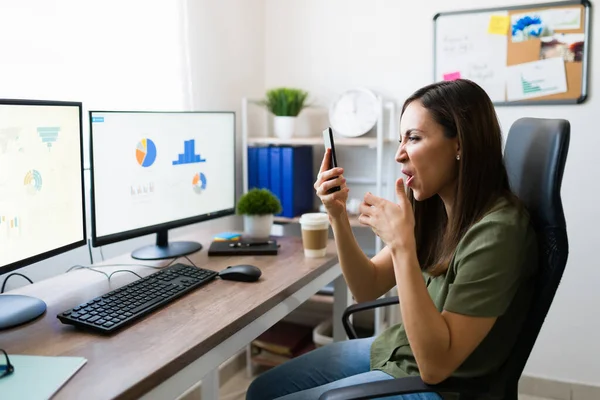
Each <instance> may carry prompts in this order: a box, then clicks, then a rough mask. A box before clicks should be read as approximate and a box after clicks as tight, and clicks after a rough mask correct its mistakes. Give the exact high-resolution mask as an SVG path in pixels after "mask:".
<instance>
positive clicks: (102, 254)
mask: <svg viewBox="0 0 600 400" xmlns="http://www.w3.org/2000/svg"><path fill="white" fill-rule="evenodd" d="M100 257H101V258H102V261H104V252H103V251H102V246H100Z"/></svg>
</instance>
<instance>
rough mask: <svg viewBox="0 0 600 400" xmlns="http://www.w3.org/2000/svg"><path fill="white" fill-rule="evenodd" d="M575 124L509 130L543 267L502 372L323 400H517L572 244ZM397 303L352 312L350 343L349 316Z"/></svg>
mask: <svg viewBox="0 0 600 400" xmlns="http://www.w3.org/2000/svg"><path fill="white" fill-rule="evenodd" d="M570 130H571V128H570V124H569V122H568V121H566V120H559V119H538V118H522V119H519V120H517V121H516V122H515V123H514V124H513V125H512V126H511V128H510V131H509V134H508V138H507V141H506V147H505V151H504V160H505V164H506V168H507V171H508V175H509V180H510V185H511V188H512V189H513V191H514V192H515V193H516V194H517V196H519V197H520V199H521V200H522V201H523V202H524V203H525V205H526V207H527V208H528V211H529V213H530V215H531V218H532V222H533V225H534V227H535V229H536V232H537V235H538V244H539V253H540V265H539V270H538V277H537V285H536V289H535V293H534V295H533V302H532V304H531V308H530V310H529V314H528V317H527V320H526V322H525V325H524V326H523V331H522V333H521V334H520V335H519V338H518V339H517V342H516V344H515V347H514V348H513V350H512V352H511V354H510V356H509V358H508V359H507V361H506V362H505V363H504V365H503V366H502V367H501V369H500V370H499V371H498V372H497V373H496V374H494V376H493V377H490V378H481V379H472V380H465V379H456V378H449V379H447V380H446V381H444V382H442V383H440V384H437V385H428V384H425V383H424V382H423V381H422V380H421V378H420V377H419V376H414V377H408V378H400V379H393V380H389V381H381V382H372V383H366V384H361V385H354V386H349V387H345V388H339V389H332V390H329V391H328V392H326V393H323V394H322V395H321V397H319V400H342V399H343V400H358V399H373V398H378V397H385V396H391V395H399V394H409V393H423V392H436V393H455V394H459V395H460V399H477V398H485V399H506V400H517V393H518V383H519V378H520V377H521V373H522V372H523V368H524V367H525V364H526V362H527V359H528V357H529V354H530V353H531V350H532V348H533V346H534V344H535V341H536V339H537V336H538V333H539V331H540V329H541V327H542V324H543V322H544V319H545V318H546V314H547V313H548V309H549V308H550V305H551V304H552V300H553V299H554V294H555V293H556V290H557V288H558V285H559V283H560V280H561V278H562V275H563V271H564V269H565V265H566V262H567V255H568V240H567V230H566V222H565V216H564V213H563V207H562V201H561V197H560V188H561V183H562V177H563V171H564V168H565V162H566V159H567V153H568V149H569V138H570ZM397 303H398V297H390V298H383V299H379V300H375V301H371V302H365V303H360V304H355V305H352V306H350V307H348V308H347V309H346V310H345V312H344V315H343V317H342V318H343V321H342V322H343V324H344V329H345V330H346V333H347V334H348V337H349V338H350V339H355V338H356V337H357V335H356V331H355V330H354V327H353V326H352V325H351V324H350V322H349V317H350V315H351V314H354V313H355V312H358V311H364V310H369V309H373V308H377V307H381V306H388V305H392V304H397Z"/></svg>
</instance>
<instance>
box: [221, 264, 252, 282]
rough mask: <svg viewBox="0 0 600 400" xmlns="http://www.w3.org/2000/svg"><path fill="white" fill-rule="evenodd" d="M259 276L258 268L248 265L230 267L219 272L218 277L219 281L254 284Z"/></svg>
mask: <svg viewBox="0 0 600 400" xmlns="http://www.w3.org/2000/svg"><path fill="white" fill-rule="evenodd" d="M261 275H262V272H261V270H260V269H259V268H258V267H255V266H254V265H249V264H240V265H230V266H229V267H227V268H225V269H224V270H222V271H221V272H219V277H221V279H225V280H229V281H239V282H254V281H257V280H258V278H260V276H261Z"/></svg>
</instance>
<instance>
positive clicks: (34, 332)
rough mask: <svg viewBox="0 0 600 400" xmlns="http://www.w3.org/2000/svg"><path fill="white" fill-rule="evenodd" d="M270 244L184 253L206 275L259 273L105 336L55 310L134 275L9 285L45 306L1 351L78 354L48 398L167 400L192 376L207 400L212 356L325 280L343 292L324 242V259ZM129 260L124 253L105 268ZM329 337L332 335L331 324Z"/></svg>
mask: <svg viewBox="0 0 600 400" xmlns="http://www.w3.org/2000/svg"><path fill="white" fill-rule="evenodd" d="M212 233H214V232H202V231H199V232H196V233H194V234H190V235H186V236H183V237H179V238H174V239H175V240H177V239H179V240H186V239H187V240H199V241H201V243H205V244H206V245H208V244H209V243H210V240H211V237H212ZM278 241H279V243H280V244H281V248H280V252H279V255H277V256H260V257H256V256H248V257H239V256H238V257H210V258H209V257H208V256H207V251H206V249H204V250H202V251H201V252H199V253H197V254H194V255H192V256H190V258H191V260H192V261H193V262H194V263H195V264H197V265H198V266H200V267H203V268H208V269H212V270H215V271H220V270H222V269H224V268H226V267H227V266H228V265H233V264H243V263H247V264H253V265H256V266H258V267H259V268H260V269H261V270H262V272H263V274H262V276H261V279H260V280H259V281H258V282H254V283H243V282H233V281H223V280H220V279H216V280H214V281H212V282H211V283H209V284H207V285H205V286H204V287H201V288H199V289H197V290H195V291H194V292H192V293H190V294H188V295H186V296H184V297H182V298H180V299H178V300H176V301H175V302H173V303H171V304H170V305H168V306H166V307H164V308H162V309H160V310H158V311H156V312H154V313H152V314H150V315H149V316H147V317H145V318H143V319H141V320H139V321H138V322H137V323H135V324H133V325H131V326H130V327H128V328H125V329H123V330H121V331H119V332H117V333H116V334H113V335H110V336H103V335H100V334H95V333H90V332H86V331H82V330H79V329H77V328H74V327H72V326H70V325H65V324H62V323H61V322H60V321H59V320H58V319H57V318H56V315H57V314H58V313H60V312H62V311H64V310H67V309H69V308H71V307H74V306H75V305H77V304H79V303H81V302H83V301H86V300H89V299H91V298H93V297H96V296H98V295H101V294H103V293H106V292H108V291H110V290H112V289H115V288H117V287H120V286H123V285H125V284H127V283H129V282H131V281H133V280H135V279H137V277H135V275H133V274H129V273H119V274H115V275H113V277H112V278H111V283H109V282H108V281H107V279H106V277H105V276H104V275H102V274H99V273H97V272H94V271H90V270H75V271H72V272H69V273H66V274H62V275H60V276H56V277H53V278H51V279H47V280H45V281H41V282H39V283H36V284H34V285H30V286H26V287H23V288H20V289H18V290H14V291H12V292H11V293H20V294H27V295H31V296H35V297H38V298H41V299H42V300H44V301H45V302H46V303H47V305H48V311H47V312H46V314H45V315H44V316H43V317H42V318H40V319H38V320H36V321H34V322H32V323H29V324H27V325H24V326H21V327H18V328H14V329H12V330H8V331H3V332H0V343H2V347H3V348H4V349H6V351H7V352H8V353H9V354H32V355H49V356H81V357H85V358H87V360H88V362H87V364H86V365H85V366H84V367H83V368H82V369H81V370H80V371H79V372H78V373H77V374H75V376H73V378H72V379H71V380H70V381H69V382H68V383H67V384H66V385H65V386H64V387H63V388H62V389H61V390H60V391H59V392H58V393H57V396H56V399H81V398H85V399H86V400H92V399H134V398H135V399H137V398H144V399H161V400H164V399H172V398H176V397H178V396H180V395H181V394H183V393H184V392H185V391H186V390H188V389H189V388H190V387H192V386H193V385H195V384H197V382H198V381H199V380H202V394H203V399H205V400H210V399H216V398H217V397H218V386H219V385H218V374H217V369H218V366H219V365H220V364H221V363H222V362H224V361H225V360H227V359H228V358H230V357H231V356H233V355H235V354H236V353H237V352H238V351H240V350H241V349H243V348H244V347H245V346H246V345H247V344H248V343H250V342H251V341H252V340H254V339H255V338H256V337H257V336H258V335H260V334H261V333H262V332H264V331H265V330H266V329H268V328H269V327H270V326H272V325H273V324H275V323H276V322H277V321H279V320H280V319H281V318H283V317H284V316H286V315H287V314H289V313H290V312H291V311H293V310H294V309H295V308H296V307H297V306H299V305H300V304H302V303H303V302H304V301H306V300H307V299H308V298H309V297H310V296H312V295H313V294H314V293H316V292H317V291H318V290H319V289H321V288H322V287H323V286H325V285H326V284H328V283H329V282H331V281H334V280H335V281H336V288H337V287H339V288H342V289H343V288H344V286H342V285H341V283H340V280H341V281H343V278H340V275H341V270H340V267H339V265H338V263H337V255H336V250H335V245H334V243H333V242H332V241H331V242H330V243H329V245H328V252H327V256H326V257H323V258H315V259H309V258H305V257H304V255H303V250H302V242H301V239H300V238H295V237H289V238H284V237H281V238H278ZM181 261H182V262H187V261H186V260H185V259H181ZM137 262H138V261H135V260H132V259H131V258H130V256H129V255H126V256H122V257H118V258H116V259H112V260H108V261H107V262H106V263H105V264H119V263H121V264H125V263H137ZM166 263H167V262H161V263H158V262H156V263H155V264H156V265H164V264H166ZM102 268H103V270H105V271H107V272H109V271H112V270H117V269H130V270H133V271H135V272H137V273H138V274H140V275H148V274H150V273H153V272H155V270H153V269H151V268H144V267H139V266H138V267H133V266H127V267H111V266H106V267H102ZM336 278H337V279H336ZM336 292H338V293H337V294H338V297H340V299H341V302H340V301H337V302H336V303H337V306H336V305H334V309H335V314H337V315H336V319H338V320H339V319H340V315H341V311H342V310H343V308H344V307H345V304H347V298H346V297H345V296H346V295H347V289H346V290H339V291H336ZM343 303H345V304H343ZM335 335H336V337H338V338H339V337H340V336H339V335H340V333H339V330H338V331H337V332H336V334H335ZM204 396H206V397H204Z"/></svg>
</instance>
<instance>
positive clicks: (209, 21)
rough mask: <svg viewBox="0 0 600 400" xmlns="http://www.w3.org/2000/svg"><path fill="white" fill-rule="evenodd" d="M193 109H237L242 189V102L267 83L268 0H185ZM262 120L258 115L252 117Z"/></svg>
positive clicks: (258, 95)
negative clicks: (266, 1)
mask: <svg viewBox="0 0 600 400" xmlns="http://www.w3.org/2000/svg"><path fill="white" fill-rule="evenodd" d="M186 4H187V14H188V18H187V25H188V26H187V31H188V38H189V39H188V48H189V58H188V59H189V66H190V71H191V79H192V81H191V85H190V91H191V99H192V108H194V109H196V110H209V111H210V110H213V111H218V110H234V111H235V112H236V121H237V125H236V133H237V135H236V143H237V144H238V146H237V149H238V151H237V160H238V169H237V171H238V175H237V177H238V184H237V193H238V194H239V193H241V191H242V182H243V181H242V175H241V171H242V169H241V168H242V167H241V165H242V164H241V160H242V154H241V142H242V139H241V138H242V136H241V125H240V121H241V102H242V98H243V97H253V98H256V97H260V96H262V94H263V92H264V87H265V79H264V78H265V29H264V26H265V2H264V0H252V1H247V0H219V1H218V2H217V1H214V0H187V2H186ZM251 124H252V125H256V124H260V119H258V120H257V121H251Z"/></svg>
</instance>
